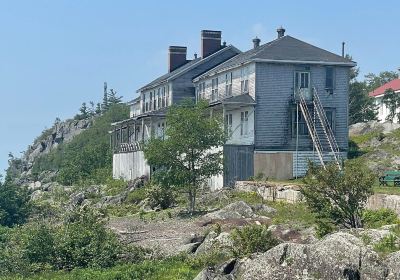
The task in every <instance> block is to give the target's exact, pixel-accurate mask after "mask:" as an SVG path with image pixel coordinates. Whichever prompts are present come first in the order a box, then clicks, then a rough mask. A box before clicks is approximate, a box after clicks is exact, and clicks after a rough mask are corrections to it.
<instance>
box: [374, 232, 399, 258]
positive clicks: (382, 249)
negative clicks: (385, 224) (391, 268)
mask: <svg viewBox="0 0 400 280" xmlns="http://www.w3.org/2000/svg"><path fill="white" fill-rule="evenodd" d="M397 239H398V237H397V236H396V235H394V234H389V235H388V236H385V237H384V238H382V240H381V241H379V242H378V243H377V244H375V246H374V249H375V251H377V252H379V253H382V254H389V253H393V252H396V251H398V250H399V249H400V248H399V246H398V242H397Z"/></svg>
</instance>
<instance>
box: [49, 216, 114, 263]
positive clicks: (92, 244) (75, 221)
mask: <svg viewBox="0 0 400 280" xmlns="http://www.w3.org/2000/svg"><path fill="white" fill-rule="evenodd" d="M56 238H57V240H58V242H57V244H56V248H55V250H56V252H57V255H58V257H57V266H58V268H62V269H72V268H76V267H110V266H112V265H114V264H115V262H116V261H117V255H118V254H119V253H120V252H121V246H120V244H119V242H118V240H117V237H116V235H115V234H114V233H113V232H111V231H110V230H108V229H107V228H106V227H105V221H104V220H103V219H102V216H101V213H98V212H95V211H94V210H91V209H88V210H77V211H76V212H73V213H72V214H71V215H70V216H69V219H68V221H67V223H65V224H64V227H62V228H61V230H59V231H58V232H57V236H56Z"/></svg>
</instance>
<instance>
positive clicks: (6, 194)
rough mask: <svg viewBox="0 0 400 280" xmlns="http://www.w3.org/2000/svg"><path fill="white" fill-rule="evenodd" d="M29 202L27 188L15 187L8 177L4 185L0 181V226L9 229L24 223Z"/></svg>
mask: <svg viewBox="0 0 400 280" xmlns="http://www.w3.org/2000/svg"><path fill="white" fill-rule="evenodd" d="M29 201H30V196H29V192H28V189H27V188H25V187H17V186H15V185H14V184H12V183H11V178H9V177H6V180H5V182H4V183H2V182H1V180H0V225H2V226H9V227H10V226H13V225H15V224H22V223H24V222H25V221H26V219H27V218H28V216H29V214H30V210H31V203H30V202H29Z"/></svg>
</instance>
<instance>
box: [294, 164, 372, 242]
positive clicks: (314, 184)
mask: <svg viewBox="0 0 400 280" xmlns="http://www.w3.org/2000/svg"><path fill="white" fill-rule="evenodd" d="M304 181H305V186H304V187H303V188H302V189H301V193H302V194H303V195H304V197H305V201H306V203H307V205H308V207H309V208H310V210H311V211H312V212H313V213H314V214H315V215H316V218H317V224H318V231H319V233H320V234H326V233H328V232H330V231H332V230H333V229H334V228H335V227H337V226H339V227H344V228H359V227H362V220H361V217H362V212H363V209H364V207H365V204H366V202H367V199H368V198H369V197H370V196H371V195H372V194H373V189H372V185H373V183H374V176H373V174H372V173H371V172H370V171H369V170H368V169H367V168H366V167H365V166H363V165H361V164H359V163H358V162H355V161H347V162H346V163H345V165H344V169H343V171H340V170H339V169H338V167H337V166H336V165H335V164H329V165H327V166H326V169H324V168H322V167H319V166H317V165H315V164H313V163H310V165H309V170H308V174H307V176H306V177H305V179H304Z"/></svg>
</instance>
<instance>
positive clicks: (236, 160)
mask: <svg viewBox="0 0 400 280" xmlns="http://www.w3.org/2000/svg"><path fill="white" fill-rule="evenodd" d="M253 175H254V146H253V145H251V146H245V145H225V146H224V186H225V187H226V186H232V185H234V184H235V181H237V180H247V179H249V177H250V176H253Z"/></svg>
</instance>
